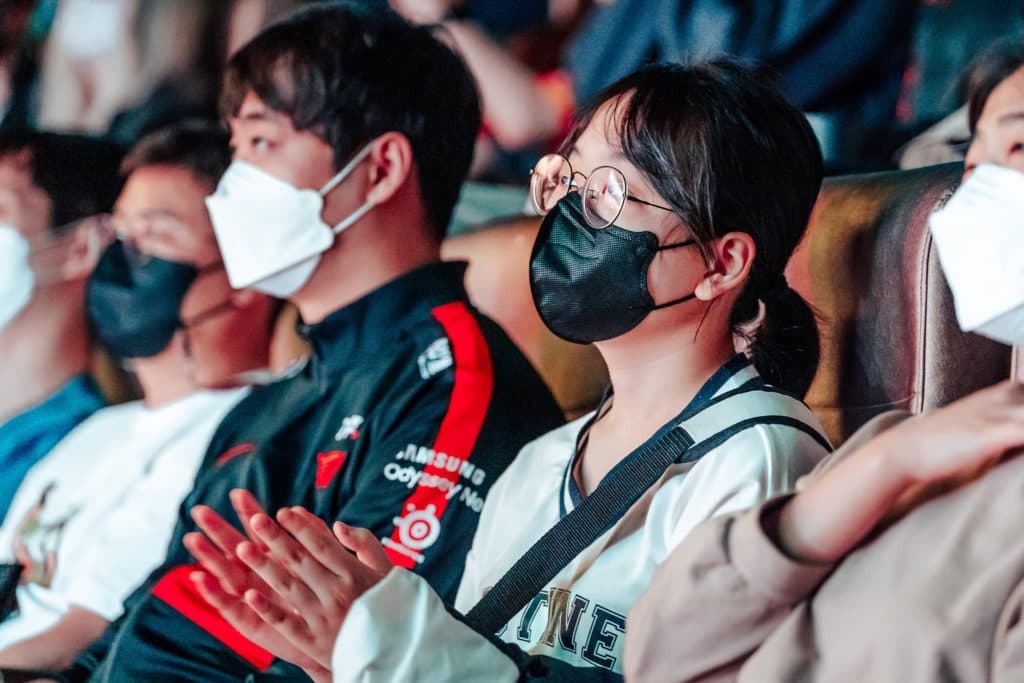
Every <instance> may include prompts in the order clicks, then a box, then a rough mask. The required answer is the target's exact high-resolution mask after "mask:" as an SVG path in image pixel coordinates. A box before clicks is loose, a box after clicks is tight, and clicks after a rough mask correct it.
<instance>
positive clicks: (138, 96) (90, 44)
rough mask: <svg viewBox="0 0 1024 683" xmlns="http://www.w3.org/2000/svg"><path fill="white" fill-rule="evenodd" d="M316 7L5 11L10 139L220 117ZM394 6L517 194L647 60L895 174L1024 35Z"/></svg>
mask: <svg viewBox="0 0 1024 683" xmlns="http://www.w3.org/2000/svg"><path fill="white" fill-rule="evenodd" d="M362 1H363V2H364V3H366V4H371V5H372V4H374V3H378V4H383V3H384V0H362ZM303 4H309V2H302V1H301V0H218V1H217V2H204V1H202V0H179V1H169V0H4V1H3V3H2V5H0V20H2V27H0V31H2V33H0V107H2V110H3V112H4V116H3V122H4V123H3V125H5V126H8V127H10V126H26V125H28V126H31V127H38V128H42V129H46V130H60V131H76V132H81V133H86V134H90V135H100V136H103V137H105V138H107V139H110V140H113V141H115V142H117V143H118V144H121V145H130V144H131V143H132V142H134V141H135V140H137V139H138V138H139V137H140V136H141V135H143V134H145V133H146V132H149V131H152V130H154V129H156V128H158V127H159V126H160V125H162V124H166V123H168V122H171V121H174V120H177V119H179V118H181V117H184V116H190V115H195V116H206V117H213V116H215V115H216V107H215V104H216V95H217V92H218V89H219V80H220V73H221V70H222V67H223V65H224V63H225V61H226V59H227V58H228V57H229V56H230V55H231V54H233V53H234V52H235V51H236V50H237V49H238V47H239V46H241V45H243V44H244V43H245V42H246V41H247V40H248V39H249V38H251V37H252V36H253V35H255V33H256V32H258V31H259V30H260V28H261V27H263V26H265V25H266V24H268V23H269V22H271V21H273V20H274V19H275V18H278V17H280V16H282V15H284V14H285V13H287V12H288V11H289V10H292V9H295V8H296V7H298V6H300V5H303ZM391 4H392V5H393V7H394V8H395V9H397V10H398V11H400V12H401V13H403V14H404V15H405V16H406V17H407V18H410V19H412V20H414V21H420V22H431V23H434V22H443V23H445V25H446V26H447V27H448V30H449V39H450V40H451V41H452V42H453V43H454V44H455V45H456V46H457V49H458V50H459V52H460V54H461V55H462V56H463V57H464V58H465V59H466V61H467V62H468V63H469V65H470V68H471V69H472V71H473V73H474V75H475V76H476V78H477V83H478V86H479V88H480V91H481V96H482V101H483V107H484V118H485V122H484V129H483V132H482V134H481V136H480V139H479V141H478V149H477V156H476V161H475V165H474V170H473V175H474V176H475V177H477V178H480V179H485V180H489V181H498V182H502V183H513V184H522V183H523V178H524V175H523V174H524V173H525V172H526V171H528V170H529V168H530V164H531V163H532V159H533V158H534V157H535V156H536V154H537V153H538V152H539V151H545V150H548V149H550V148H552V146H553V145H555V144H556V143H557V142H558V141H559V140H560V139H561V138H562V137H563V136H564V134H565V132H566V130H567V126H568V125H569V122H570V121H571V117H572V112H573V110H574V108H575V106H576V105H577V104H582V103H584V102H586V101H587V100H588V99H589V98H591V97H592V96H593V95H594V94H595V93H596V92H597V91H598V90H600V89H601V88H603V87H605V86H607V85H609V84H610V83H612V82H614V81H615V80H617V79H618V78H620V77H622V76H623V75H625V74H627V73H629V72H631V71H632V70H634V69H635V68H636V67H638V66H640V65H642V64H644V63H647V62H651V61H673V62H679V63H691V62H694V61H697V60H702V59H708V58H712V57H714V56H718V55H724V54H728V55H732V56H736V57H740V58H742V59H746V60H749V61H750V62H751V63H753V64H757V65H760V66H761V67H763V68H764V69H766V70H768V71H769V72H770V73H772V74H773V76H774V77H775V78H776V79H777V80H778V82H779V83H780V85H781V87H782V89H783V91H784V92H785V93H786V95H787V97H789V98H790V99H791V100H792V101H793V102H794V103H795V104H797V106H799V107H800V108H801V109H802V110H803V111H804V112H806V113H807V114H808V115H809V116H810V118H811V121H812V125H813V126H814V128H815V131H816V133H817V134H818V137H819V140H820V142H821V144H822V146H823V149H824V152H825V156H826V161H827V163H828V164H829V166H830V168H831V169H833V170H836V171H854V170H865V169H880V168H885V167H890V166H893V165H895V164H896V163H898V160H899V154H900V152H901V151H902V146H903V145H904V144H905V143H906V142H907V141H908V140H910V139H911V138H912V137H913V136H914V135H916V134H917V133H920V132H921V131H923V130H925V129H926V128H928V127H929V126H931V125H933V124H935V123H937V122H939V121H940V120H942V119H944V118H945V117H946V116H947V115H949V114H951V113H953V112H954V111H955V110H956V109H958V108H959V107H960V106H961V105H962V104H963V103H964V102H963V99H964V96H965V90H964V84H963V83H962V82H961V80H960V75H961V73H962V71H963V69H964V67H965V66H966V65H967V63H968V61H969V60H970V59H971V57H972V56H973V55H974V54H976V53H977V52H978V50H979V49H980V48H981V47H982V46H984V45H985V44H987V43H989V42H991V41H992V40H995V39H997V38H999V37H1001V36H1004V35H1010V34H1013V33H1014V32H1016V31H1019V30H1020V26H1021V22H1022V20H1024V5H1022V4H1021V3H1018V2H996V1H995V0H978V1H976V2H968V1H967V0H898V1H896V2H889V1H884V0H817V1H813V2H810V1H801V0H773V1H771V2H759V3H744V4H739V3H730V2H721V1H720V0H700V1H698V2H692V1H689V0H688V1H685V2H683V1H681V0H615V1H610V0H596V1H592V0H523V1H522V2H515V3H505V2H494V1H488V0H462V1H459V0H395V1H394V2H392V3H391ZM907 163H912V161H908V162H907Z"/></svg>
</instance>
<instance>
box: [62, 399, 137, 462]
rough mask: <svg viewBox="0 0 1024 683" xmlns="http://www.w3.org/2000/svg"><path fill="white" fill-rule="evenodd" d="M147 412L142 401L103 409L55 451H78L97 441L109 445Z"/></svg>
mask: <svg viewBox="0 0 1024 683" xmlns="http://www.w3.org/2000/svg"><path fill="white" fill-rule="evenodd" d="M145 412H146V408H145V406H144V405H143V403H142V401H130V402H128V403H121V404H118V405H115V406H107V407H106V408H101V409H100V410H97V411H96V412H95V413H93V414H92V415H90V416H89V417H87V418H86V419H84V420H82V421H81V422H80V423H79V424H78V426H77V427H75V428H74V429H73V430H71V431H70V432H69V433H68V435H67V436H66V437H65V438H64V440H63V441H61V442H60V443H59V444H57V447H56V448H55V449H54V451H56V450H58V449H60V450H63V449H65V448H68V447H71V448H76V449H77V448H80V447H82V446H86V445H89V444H92V443H95V442H97V441H100V442H103V443H104V444H106V445H109V444H110V443H111V441H112V440H115V439H117V438H118V435H119V434H121V433H122V432H120V431H119V430H122V429H123V428H124V427H125V426H126V425H128V424H130V423H132V422H134V421H135V420H136V419H138V417H139V416H140V415H143V414H144V413H145Z"/></svg>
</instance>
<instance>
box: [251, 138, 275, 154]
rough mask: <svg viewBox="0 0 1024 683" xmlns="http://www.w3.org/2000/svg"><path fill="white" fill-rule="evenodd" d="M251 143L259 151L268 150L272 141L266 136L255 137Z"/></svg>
mask: <svg viewBox="0 0 1024 683" xmlns="http://www.w3.org/2000/svg"><path fill="white" fill-rule="evenodd" d="M251 144H252V148H253V149H254V150H256V151H257V152H266V151H267V150H268V149H270V141H269V140H267V139H266V138H253V139H252V143H251Z"/></svg>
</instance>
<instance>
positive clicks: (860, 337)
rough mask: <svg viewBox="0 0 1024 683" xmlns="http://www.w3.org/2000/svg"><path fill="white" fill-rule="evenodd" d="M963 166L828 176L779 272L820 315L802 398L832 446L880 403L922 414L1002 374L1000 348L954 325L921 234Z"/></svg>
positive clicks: (1005, 371)
mask: <svg viewBox="0 0 1024 683" xmlns="http://www.w3.org/2000/svg"><path fill="white" fill-rule="evenodd" d="M962 172H963V166H962V165H961V164H944V165H941V166H933V167H929V168H924V169H919V170H915V171H894V172H885V173H872V174H864V175H855V176H846V177H837V178H830V179H828V180H826V181H825V184H824V186H823V188H822V192H821V196H820V198H819V199H818V203H817V205H816V206H815V209H814V213H813V215H812V217H811V221H810V225H809V226H808V231H807V234H806V236H805V238H804V241H803V243H802V244H801V245H800V247H799V248H798V249H797V251H796V252H795V253H794V254H793V258H792V260H791V261H790V264H789V267H788V268H787V276H788V277H789V281H790V284H791V285H792V287H793V288H794V289H795V290H797V291H798V292H800V294H801V295H803V296H804V298H805V299H807V300H808V301H809V302H810V303H811V305H812V307H814V308H815V310H816V312H817V313H818V314H819V316H820V318H819V330H820V332H821V341H822V353H821V363H820V364H819V367H818V373H817V375H816V376H815V378H814V382H813V384H812V385H811V388H810V390H809V391H808V394H807V397H806V400H807V403H808V404H809V405H810V406H811V408H813V409H814V411H815V412H816V413H817V414H818V417H819V418H820V419H821V421H822V423H823V424H824V426H825V429H826V431H827V432H828V434H829V436H830V437H831V438H832V439H833V442H834V443H835V444H836V445H838V444H839V443H841V442H842V441H843V440H844V439H845V438H846V437H847V436H848V435H850V434H851V433H852V432H853V431H854V430H856V429H857V428H858V427H860V426H861V425H863V424H864V423H865V422H867V421H868V420H869V419H871V418H872V417H874V416H875V415H878V414H879V413H882V412H884V411H886V410H890V409H893V408H900V409H905V410H910V411H912V412H920V411H923V410H927V409H929V408H934V407H937V406H941V405H944V404H946V403H948V402H950V401H952V400H954V399H956V398H959V397H961V396H964V395H965V394H968V393H970V392H972V391H975V390H977V389H980V388H982V387H985V386H988V385H991V384H993V383H995V382H998V381H1000V380H1003V379H1006V378H1007V377H1009V376H1010V355H1011V354H1010V349H1009V347H1006V346H1003V345H1000V344H997V343H995V342H992V341H989V340H988V339H985V338H983V337H980V336H978V335H974V334H965V333H963V332H961V331H960V328H959V327H958V325H957V322H956V316H955V314H954V312H953V301H952V295H951V293H950V291H949V287H948V285H947V284H946V281H945V278H944V276H943V274H942V271H941V267H940V265H939V260H938V256H937V254H936V251H935V248H934V246H933V244H932V240H931V234H930V233H929V231H928V217H929V215H930V214H931V213H932V211H934V210H935V209H937V208H939V207H941V206H942V205H943V204H944V203H945V202H946V200H948V199H949V197H950V195H951V194H952V193H953V191H954V190H955V189H956V187H957V186H958V185H959V182H960V175H961V173H962Z"/></svg>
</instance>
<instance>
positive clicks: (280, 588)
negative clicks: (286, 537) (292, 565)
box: [238, 532, 322, 612]
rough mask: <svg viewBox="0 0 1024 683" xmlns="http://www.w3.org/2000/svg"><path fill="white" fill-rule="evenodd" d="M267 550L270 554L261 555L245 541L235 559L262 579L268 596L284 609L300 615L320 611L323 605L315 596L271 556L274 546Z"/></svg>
mask: <svg viewBox="0 0 1024 683" xmlns="http://www.w3.org/2000/svg"><path fill="white" fill-rule="evenodd" d="M281 533H282V534H283V533H284V532H281ZM293 543H294V542H293ZM270 549H271V550H270V553H267V552H264V551H262V550H260V549H259V548H257V547H256V544H254V543H251V542H248V541H247V542H245V543H242V544H240V545H239V546H238V556H239V557H240V558H241V559H242V562H244V563H245V564H246V565H247V566H248V567H249V568H250V569H251V570H252V571H254V572H256V574H257V575H258V576H259V577H260V578H261V579H263V581H264V583H266V584H267V586H269V588H270V595H272V596H275V595H276V596H277V597H278V598H279V600H280V602H281V604H282V605H283V608H287V610H298V611H300V612H316V611H318V610H320V609H321V606H322V603H321V601H320V598H319V596H318V594H317V593H315V592H314V591H313V590H312V589H311V588H310V586H308V585H307V584H306V583H305V582H304V581H303V579H301V578H299V577H297V576H296V575H295V574H293V573H292V572H291V571H289V570H288V566H287V565H286V564H285V563H284V562H283V561H281V560H280V559H278V556H277V555H275V554H274V544H270Z"/></svg>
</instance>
